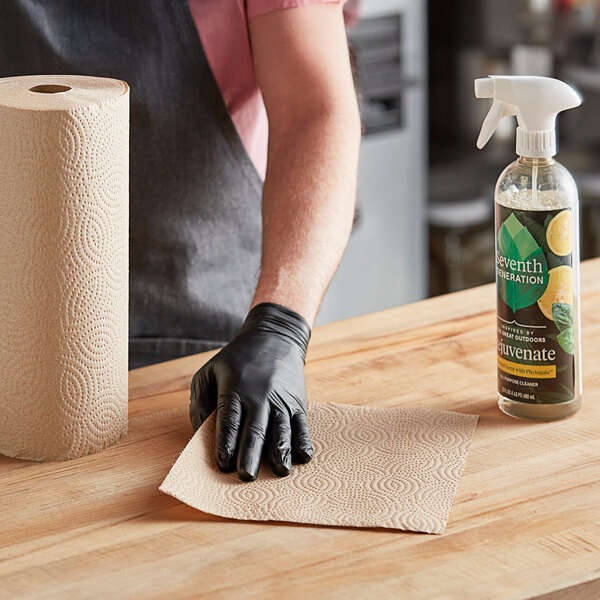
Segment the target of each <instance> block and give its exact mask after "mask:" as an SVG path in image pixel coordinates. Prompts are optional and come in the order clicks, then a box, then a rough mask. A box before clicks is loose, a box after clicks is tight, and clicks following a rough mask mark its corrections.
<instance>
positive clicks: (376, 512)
mask: <svg viewBox="0 0 600 600" xmlns="http://www.w3.org/2000/svg"><path fill="white" fill-rule="evenodd" d="M477 419H478V417H477V416H476V415H468V414H462V413H456V412H448V411H440V410H432V409H424V408H377V407H366V406H349V405H344V404H333V403H321V402H310V403H309V405H308V423H309V427H310V432H311V437H312V441H313V445H314V449H315V452H314V456H313V459H312V461H311V462H309V463H308V464H302V465H296V464H294V468H293V471H292V473H291V474H290V475H289V476H287V477H284V478H279V477H277V476H275V475H273V474H272V473H271V471H270V468H269V465H268V464H267V463H266V462H263V464H262V465H261V469H260V473H259V476H258V478H257V479H256V480H255V481H252V482H243V481H240V480H239V479H238V477H237V475H236V474H235V473H221V471H219V469H218V468H217V466H216V464H215V459H214V454H215V452H214V449H215V448H214V446H215V442H214V428H215V427H214V420H215V415H214V414H213V415H211V417H210V418H209V419H208V420H207V421H206V422H205V423H204V425H202V427H200V429H199V430H198V431H197V432H196V433H195V434H194V436H193V438H192V439H191V440H190V442H189V443H188V445H187V446H186V448H185V449H184V451H183V452H182V454H181V455H180V456H179V458H178V459H177V461H176V462H175V464H174V465H173V467H172V469H171V471H170V472H169V474H168V475H167V477H166V479H165V480H164V481H163V483H162V485H161V486H160V490H161V491H162V492H165V493H166V494H170V495H171V496H174V497H175V498H178V499H179V500H181V501H182V502H185V503H186V504H189V505H190V506H193V507H194V508H197V509H199V510H201V511H204V512H207V513H211V514H214V515H220V516H222V517H231V518H234V519H246V520H256V521H291V522H296V523H315V524H321V525H342V526H354V527H387V528H393V529H404V530H411V531H422V532H426V533H443V531H444V528H445V527H446V523H447V521H448V516H449V514H450V510H451V508H452V503H453V501H454V496H455V493H456V489H457V487H458V482H459V480H460V477H461V474H462V471H463V467H464V465H465V461H466V458H467V449H468V446H469V444H470V442H471V440H472V438H473V434H474V432H475V427H476V425H477Z"/></svg>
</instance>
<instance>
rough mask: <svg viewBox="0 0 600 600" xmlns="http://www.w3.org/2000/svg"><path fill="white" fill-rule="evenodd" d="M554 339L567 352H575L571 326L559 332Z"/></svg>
mask: <svg viewBox="0 0 600 600" xmlns="http://www.w3.org/2000/svg"><path fill="white" fill-rule="evenodd" d="M556 341H557V342H558V345H559V346H560V347H561V348H562V349H563V350H564V351H565V352H566V353H567V354H574V353H575V342H574V335H573V328H572V327H569V328H568V329H565V330H564V331H562V332H561V333H559V334H558V336H557V337H556Z"/></svg>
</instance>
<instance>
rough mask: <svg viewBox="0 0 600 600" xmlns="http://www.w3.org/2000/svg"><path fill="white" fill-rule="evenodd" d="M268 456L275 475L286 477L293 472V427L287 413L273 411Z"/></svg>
mask: <svg viewBox="0 0 600 600" xmlns="http://www.w3.org/2000/svg"><path fill="white" fill-rule="evenodd" d="M267 435H268V438H267V455H268V457H269V463H270V464H271V469H273V473H275V475H279V476H280V477H285V476H286V475H289V474H290V473H291V471H292V425H291V423H290V416H289V414H288V413H287V411H282V410H279V409H275V410H272V411H271V420H270V422H269V431H268V434H267Z"/></svg>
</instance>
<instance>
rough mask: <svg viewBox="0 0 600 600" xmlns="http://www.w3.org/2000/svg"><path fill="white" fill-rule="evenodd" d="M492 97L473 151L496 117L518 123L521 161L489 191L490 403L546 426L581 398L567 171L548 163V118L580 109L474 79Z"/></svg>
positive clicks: (573, 98)
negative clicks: (493, 321)
mask: <svg viewBox="0 0 600 600" xmlns="http://www.w3.org/2000/svg"><path fill="white" fill-rule="evenodd" d="M475 96H476V97H477V98H493V103H492V107H491V109H490V111H489V113H488V115H487V117H486V118H485V120H484V122H483V126H482V128H481V133H480V135H479V139H478V140H477V147H478V148H483V146H484V145H485V144H486V143H487V141H488V140H489V139H490V137H491V136H492V134H493V133H494V131H495V129H496V127H497V125H498V122H499V121H500V119H502V118H503V117H506V116H510V115H515V116H516V117H517V124H518V127H517V154H518V156H519V158H518V159H517V160H516V161H515V162H513V163H511V164H510V165H508V167H506V169H505V170H504V171H503V173H502V174H501V175H500V178H499V179H498V182H497V184H496V189H495V209H496V228H495V231H496V292H497V332H498V406H499V407H500V409H501V410H502V411H503V412H505V413H506V414H508V415H511V416H513V417H518V418H522V419H533V420H543V421H547V420H554V419H562V418H564V417H567V416H569V415H571V414H573V413H575V412H577V411H578V410H579V408H580V407H581V398H582V375H581V336H580V327H581V319H580V308H579V307H580V301H579V202H578V196H577V187H576V185H575V182H574V180H573V177H572V176H571V174H570V173H569V172H568V171H567V169H565V167H563V166H562V165H561V164H559V163H558V162H556V161H555V160H554V158H553V157H554V155H555V154H556V134H555V129H554V127H555V121H556V115H557V114H558V113H559V112H561V111H563V110H566V109H568V108H574V107H576V106H579V105H580V104H581V98H580V96H579V95H578V94H577V92H575V90H573V88H571V87H570V86H568V85H567V84H566V83H564V82H562V81H559V80H558V79H551V78H549V77H524V76H520V77H516V76H492V77H488V78H483V79H476V80H475Z"/></svg>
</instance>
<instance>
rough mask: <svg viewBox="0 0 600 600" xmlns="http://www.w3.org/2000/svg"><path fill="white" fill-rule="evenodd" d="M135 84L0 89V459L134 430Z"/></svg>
mask: <svg viewBox="0 0 600 600" xmlns="http://www.w3.org/2000/svg"><path fill="white" fill-rule="evenodd" d="M128 172H129V88H128V86H127V84H126V83H125V82H123V81H118V80H115V79H107V78H102V77H84V76H68V75H47V76H41V75H36V76H26V77H10V78H5V79H0V326H1V329H2V330H1V334H0V453H2V454H5V455H8V456H13V457H17V458H27V459H33V460H66V459H70V458H76V457H79V456H84V455H86V454H90V453H92V452H96V451H98V450H101V449H102V448H105V447H106V446H109V445H111V444H113V443H114V442H116V441H117V440H118V439H119V438H121V437H122V436H123V435H125V433H126V432H127V360H128V349H127V336H128V301H129V296H128V274H129V273H128V267H129V262H128V261H129V258H128V255H129V248H128V246H129V237H128V233H129V200H128V183H129V181H128V180H129V176H128Z"/></svg>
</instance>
